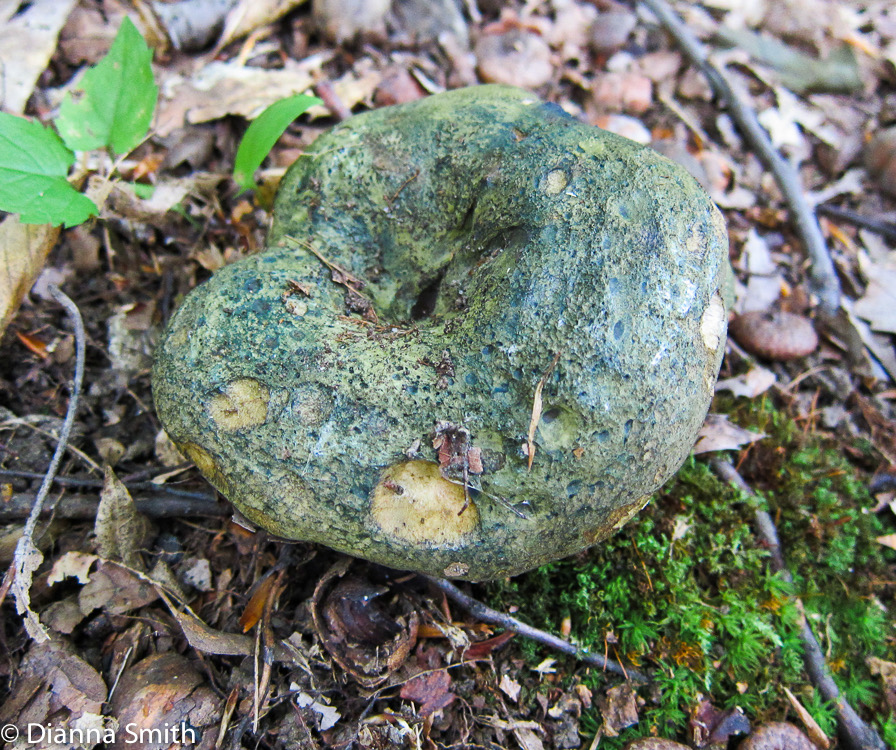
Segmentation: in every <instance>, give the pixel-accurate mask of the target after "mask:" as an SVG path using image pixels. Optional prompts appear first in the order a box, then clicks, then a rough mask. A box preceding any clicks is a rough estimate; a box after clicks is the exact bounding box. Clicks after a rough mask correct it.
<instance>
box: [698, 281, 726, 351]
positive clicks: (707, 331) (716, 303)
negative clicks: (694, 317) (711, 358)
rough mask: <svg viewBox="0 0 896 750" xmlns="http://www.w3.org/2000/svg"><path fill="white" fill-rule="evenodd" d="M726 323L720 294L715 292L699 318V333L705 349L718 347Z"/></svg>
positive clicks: (713, 349)
mask: <svg viewBox="0 0 896 750" xmlns="http://www.w3.org/2000/svg"><path fill="white" fill-rule="evenodd" d="M727 323H728V315H727V313H726V312H725V303H724V302H723V301H722V295H721V294H719V293H718V292H716V293H715V294H714V295H713V296H712V299H711V300H710V301H709V305H707V307H706V310H705V311H704V313H703V317H702V318H700V335H701V336H702V337H703V344H704V345H705V346H706V348H707V349H709V350H711V351H715V350H716V349H718V348H719V344H720V343H721V341H722V336H723V335H724V334H725V326H726V324H727Z"/></svg>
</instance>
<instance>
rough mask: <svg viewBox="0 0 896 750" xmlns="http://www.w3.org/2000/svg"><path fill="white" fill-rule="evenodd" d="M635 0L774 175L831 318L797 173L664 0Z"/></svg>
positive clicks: (821, 243)
mask: <svg viewBox="0 0 896 750" xmlns="http://www.w3.org/2000/svg"><path fill="white" fill-rule="evenodd" d="M640 2H641V4H642V5H644V6H645V7H647V8H649V9H650V11H651V12H652V13H653V14H654V15H655V16H656V17H657V18H658V19H659V22H660V24H661V25H662V26H663V28H665V29H666V31H668V32H669V34H670V35H671V36H672V38H673V39H675V42H676V43H677V44H678V46H679V47H680V48H681V50H682V52H684V54H685V55H686V56H687V57H688V58H689V59H690V60H691V62H692V63H693V64H694V65H696V66H697V67H698V68H699V69H700V72H702V73H703V75H704V76H705V77H706V79H707V81H708V82H709V85H710V87H711V88H712V90H713V93H714V94H715V95H716V96H717V97H719V99H721V100H722V102H723V104H724V105H725V108H726V109H727V110H728V113H729V114H730V115H731V119H733V120H734V122H735V123H736V124H737V126H738V128H740V130H741V132H742V133H743V135H744V136H745V137H746V139H747V141H748V142H749V143H750V144H751V145H752V146H753V149H754V150H755V152H756V155H757V156H758V157H759V159H760V161H762V163H763V164H764V165H765V167H766V168H767V169H768V170H769V171H770V172H771V173H772V175H773V176H774V178H775V181H776V182H777V183H778V187H779V188H780V189H781V192H782V193H783V195H784V200H785V201H786V203H787V205H788V207H789V208H790V213H791V216H792V219H793V223H794V227H795V229H796V231H797V233H798V234H799V236H800V237H801V239H802V240H803V244H804V245H805V247H806V251H807V252H808V253H809V257H810V258H811V260H812V265H811V266H810V269H809V284H810V288H811V289H812V291H813V292H814V293H815V294H816V295H817V296H818V302H819V309H820V312H822V313H823V315H824V316H825V317H826V318H829V319H831V320H833V319H834V318H835V317H836V316H837V312H838V310H839V309H840V281H839V279H838V278H837V273H836V270H835V269H834V262H833V261H832V260H831V254H830V252H829V250H828V247H827V243H826V242H825V239H824V235H823V234H822V232H821V227H820V226H819V224H818V219H817V218H816V217H815V214H814V213H813V211H812V209H811V208H810V207H809V202H808V201H807V200H806V196H805V193H804V192H803V186H802V184H801V182H800V177H799V173H798V172H797V171H796V169H795V168H794V167H793V166H792V165H791V164H790V163H789V162H788V161H787V160H786V159H784V157H782V156H781V154H779V153H778V151H777V149H775V147H774V146H773V145H772V142H771V139H770V138H769V136H768V133H766V131H765V129H764V128H763V127H762V125H760V124H759V120H758V119H757V118H756V113H755V112H754V111H753V109H752V107H750V105H749V104H747V103H746V102H745V101H744V100H743V98H742V97H740V96H738V94H737V92H736V91H735V89H734V87H733V86H732V85H731V81H730V80H729V79H728V76H727V75H726V74H725V72H724V71H722V70H720V69H719V68H717V67H716V66H715V65H713V64H712V63H711V62H710V61H709V59H708V57H707V55H706V51H705V50H704V48H703V45H702V44H701V43H700V40H699V39H697V37H696V36H695V35H694V34H693V32H692V31H691V30H690V29H689V28H688V27H687V26H686V25H685V24H684V22H683V21H682V20H681V19H680V18H679V17H678V16H677V15H676V13H675V11H673V10H672V8H671V7H670V6H669V4H668V3H667V2H666V0H640Z"/></svg>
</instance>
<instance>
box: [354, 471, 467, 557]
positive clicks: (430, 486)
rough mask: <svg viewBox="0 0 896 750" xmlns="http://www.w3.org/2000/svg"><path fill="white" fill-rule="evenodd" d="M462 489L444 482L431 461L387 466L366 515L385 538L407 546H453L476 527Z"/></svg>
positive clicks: (451, 483)
mask: <svg viewBox="0 0 896 750" xmlns="http://www.w3.org/2000/svg"><path fill="white" fill-rule="evenodd" d="M466 502H467V499H466V498H465V496H464V488H463V487H462V486H461V485H460V484H455V483H454V482H450V481H448V480H447V479H445V478H444V477H443V476H442V474H441V472H440V471H439V467H438V465H436V464H435V463H433V462H432V461H407V462H405V463H401V464H396V465H395V466H390V467H389V468H388V469H386V471H385V472H383V475H382V477H381V478H380V481H379V483H378V484H377V486H376V487H374V489H373V499H372V502H371V506H370V515H371V516H372V517H373V520H374V522H375V523H376V525H377V526H379V527H380V529H382V530H383V531H384V532H385V533H386V534H389V535H390V536H393V537H395V538H397V539H401V540H402V541H405V542H409V543H411V544H433V545H442V546H453V545H455V544H459V543H460V542H461V541H463V540H464V538H465V537H467V536H468V535H470V534H471V533H473V531H475V530H476V528H477V527H478V525H479V511H478V510H477V509H476V506H475V505H474V504H473V502H472V500H471V501H470V502H469V504H468V505H467V507H466V508H464V504H465V503H466Z"/></svg>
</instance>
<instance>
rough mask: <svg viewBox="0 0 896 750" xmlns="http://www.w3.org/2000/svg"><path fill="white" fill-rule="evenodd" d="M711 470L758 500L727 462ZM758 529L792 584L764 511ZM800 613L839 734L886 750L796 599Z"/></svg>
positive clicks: (803, 636) (812, 666)
mask: <svg viewBox="0 0 896 750" xmlns="http://www.w3.org/2000/svg"><path fill="white" fill-rule="evenodd" d="M709 465H710V467H711V468H712V470H713V471H714V472H715V473H716V474H717V475H718V476H719V478H720V479H722V480H724V481H726V482H729V483H731V484H733V485H735V486H736V487H737V488H738V489H740V490H742V491H743V492H745V493H746V494H748V495H750V496H755V494H756V493H755V492H753V490H752V488H751V487H750V486H749V485H748V484H747V483H746V482H745V481H744V479H743V477H742V476H741V475H740V474H739V473H738V472H737V469H735V468H734V466H732V465H731V464H730V463H729V462H728V461H722V460H720V459H712V460H711V461H710V462H709ZM755 519H756V529H757V531H758V532H759V537H760V538H761V539H762V541H763V542H764V543H765V544H766V546H767V547H768V549H769V552H770V553H771V558H772V568H773V569H774V570H775V571H776V572H778V573H780V575H781V578H783V579H784V580H785V581H787V583H793V576H792V575H791V574H790V571H789V570H788V569H787V566H786V564H785V563H784V554H783V553H782V551H781V542H780V540H779V539H778V529H777V528H776V527H775V522H774V521H773V520H772V517H771V516H770V515H769V514H768V513H767V512H766V511H764V510H757V511H756V516H755ZM795 600H796V605H797V609H798V610H799V613H800V622H799V625H800V640H802V642H803V650H804V654H803V664H804V665H805V667H806V672H808V673H809V679H810V680H811V681H812V684H813V685H814V686H815V687H816V688H818V692H820V693H821V696H822V698H824V700H825V701H829V702H831V703H833V704H834V710H835V711H836V713H837V721H838V723H839V725H840V733H841V734H842V736H843V738H844V740H845V742H846V744H847V746H848V747H849V748H852V750H872V749H873V750H886V747H887V746H886V745H885V744H884V742H883V740H882V739H881V738H880V737H879V736H878V734H877V732H875V731H874V730H873V729H872V728H871V727H870V726H868V725H867V724H866V723H865V722H864V721H862V719H861V717H860V716H859V715H858V714H857V713H856V712H855V710H854V709H853V708H852V706H850V705H849V704H848V703H847V702H846V699H845V698H844V697H843V696H842V695H841V694H840V690H839V689H838V688H837V683H835V682H834V678H833V677H831V673H830V670H828V667H827V664H826V663H825V658H824V652H822V650H821V646H820V645H819V644H818V639H817V638H816V637H815V633H813V632H812V627H811V626H810V625H809V621H808V620H807V619H806V613H805V611H804V610H803V602H802V600H800V599H799V597H795Z"/></svg>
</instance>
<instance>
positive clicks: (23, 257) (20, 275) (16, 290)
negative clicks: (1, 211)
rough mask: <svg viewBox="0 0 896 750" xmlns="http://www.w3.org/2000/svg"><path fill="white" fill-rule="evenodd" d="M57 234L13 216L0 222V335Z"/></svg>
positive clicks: (53, 230) (48, 228)
mask: <svg viewBox="0 0 896 750" xmlns="http://www.w3.org/2000/svg"><path fill="white" fill-rule="evenodd" d="M59 231H60V228H59V227H52V226H49V225H47V224H22V223H21V222H20V221H19V219H18V217H16V216H7V217H6V218H5V219H4V220H3V221H2V222H0V335H2V334H3V332H4V331H5V330H6V326H7V325H8V324H9V321H10V320H12V317H13V315H15V313H16V310H18V308H19V305H20V304H21V302H22V300H23V299H24V297H25V295H26V294H27V293H28V290H29V289H31V287H32V286H33V285H34V281H35V279H37V277H38V275H39V274H40V271H41V269H42V268H43V265H44V261H45V260H46V258H47V255H49V253H50V250H52V249H53V246H54V245H55V244H56V240H57V239H58V238H59Z"/></svg>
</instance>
